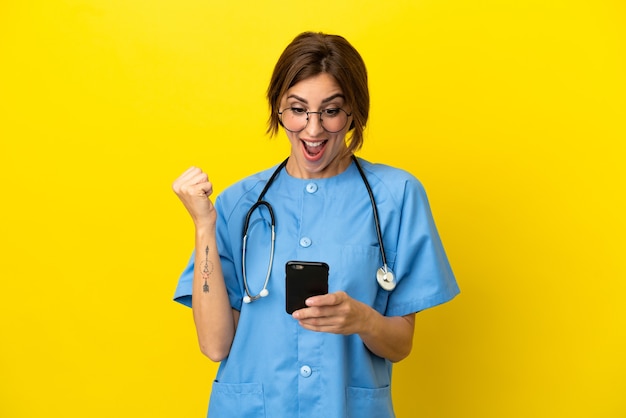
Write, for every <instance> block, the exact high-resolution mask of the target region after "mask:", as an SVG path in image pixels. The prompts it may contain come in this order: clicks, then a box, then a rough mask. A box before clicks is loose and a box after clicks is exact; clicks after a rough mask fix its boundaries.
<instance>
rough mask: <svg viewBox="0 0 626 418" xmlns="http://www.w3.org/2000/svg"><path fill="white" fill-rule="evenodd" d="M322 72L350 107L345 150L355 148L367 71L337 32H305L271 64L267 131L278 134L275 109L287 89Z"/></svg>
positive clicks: (363, 119) (364, 112) (365, 107)
mask: <svg viewBox="0 0 626 418" xmlns="http://www.w3.org/2000/svg"><path fill="white" fill-rule="evenodd" d="M322 73H327V74H329V75H331V76H333V77H334V78H335V80H337V83H338V84H339V86H340V87H341V90H342V91H343V94H344V96H345V98H346V104H347V105H348V106H350V108H351V109H352V124H351V125H350V130H351V131H352V133H351V136H350V139H349V142H348V151H349V152H354V151H357V150H358V149H359V148H361V146H362V145H363V130H364V129H365V125H366V123H367V118H368V115H369V107H370V97H369V89H368V86H367V70H366V68H365V63H364V62H363V59H362V58H361V55H360V54H359V53H358V51H357V50H356V49H355V48H354V47H353V46H352V45H351V44H350V43H349V42H348V41H347V40H346V39H345V38H343V37H341V36H338V35H329V34H325V33H321V32H320V33H316V32H304V33H301V34H300V35H298V36H296V37H295V38H294V40H293V41H291V43H290V44H289V45H288V46H287V48H285V50H284V51H283V53H282V55H281V56H280V58H279V59H278V62H277V63H276V66H275V67H274V73H273V74H272V78H271V81H270V85H269V87H268V89H267V100H268V102H269V106H270V117H269V120H268V128H267V132H268V133H269V134H270V135H276V133H278V129H279V126H280V120H279V117H278V111H279V107H280V102H281V99H282V97H283V96H284V95H285V93H286V92H287V90H289V89H290V88H291V87H292V86H294V85H295V84H297V83H299V82H300V81H302V80H305V79H307V78H309V77H313V76H316V75H319V74H322Z"/></svg>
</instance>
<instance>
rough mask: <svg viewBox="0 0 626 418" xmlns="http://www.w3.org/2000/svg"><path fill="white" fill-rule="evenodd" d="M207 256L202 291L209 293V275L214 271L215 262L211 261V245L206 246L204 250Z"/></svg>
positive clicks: (203, 268)
mask: <svg viewBox="0 0 626 418" xmlns="http://www.w3.org/2000/svg"><path fill="white" fill-rule="evenodd" d="M204 254H205V258H204V266H203V267H202V278H203V279H204V285H203V286H202V291H203V292H204V293H209V282H208V280H209V276H210V275H211V273H213V263H212V262H211V261H209V246H208V245H207V246H206V249H205V250H204Z"/></svg>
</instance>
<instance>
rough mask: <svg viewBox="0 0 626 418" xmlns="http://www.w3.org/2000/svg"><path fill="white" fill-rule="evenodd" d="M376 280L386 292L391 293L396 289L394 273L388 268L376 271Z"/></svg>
mask: <svg viewBox="0 0 626 418" xmlns="http://www.w3.org/2000/svg"><path fill="white" fill-rule="evenodd" d="M376 280H378V284H379V285H380V287H382V288H383V289H385V290H388V291H391V290H393V289H395V288H396V278H395V276H394V274H393V271H391V269H389V268H387V267H381V268H379V269H378V270H377V271H376Z"/></svg>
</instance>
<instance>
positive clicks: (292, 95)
mask: <svg viewBox="0 0 626 418" xmlns="http://www.w3.org/2000/svg"><path fill="white" fill-rule="evenodd" d="M337 97H341V98H342V99H344V100H345V99H346V97H345V96H344V95H343V94H341V93H337V94H333V95H332V96H330V97H327V98H325V99H324V100H322V104H325V103H328V102H332V101H333V100H335V99H336V98H337ZM287 98H288V99H296V100H298V101H300V102H302V103H305V104H309V101H308V100H306V99H305V98H304V97H300V96H298V95H295V94H290V95H289V96H287Z"/></svg>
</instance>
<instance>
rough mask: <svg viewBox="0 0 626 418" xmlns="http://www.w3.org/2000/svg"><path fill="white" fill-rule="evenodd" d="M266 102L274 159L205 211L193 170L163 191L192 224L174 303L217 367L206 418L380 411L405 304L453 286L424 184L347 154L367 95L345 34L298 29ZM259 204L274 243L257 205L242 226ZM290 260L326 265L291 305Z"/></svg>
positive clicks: (408, 341)
mask: <svg viewBox="0 0 626 418" xmlns="http://www.w3.org/2000/svg"><path fill="white" fill-rule="evenodd" d="M267 97H268V100H269V104H270V107H271V115H270V120H269V132H270V133H271V134H276V133H277V132H278V130H279V129H280V128H281V127H282V129H283V130H284V131H285V133H286V135H287V137H288V138H289V141H290V143H291V152H290V154H289V158H288V159H287V160H286V163H285V165H284V166H282V165H280V166H278V167H273V168H271V169H269V170H266V171H263V172H261V173H258V174H256V175H253V176H251V177H248V178H246V179H243V180H242V181H240V182H238V183H236V184H235V185H233V186H231V187H229V188H228V189H227V190H226V191H224V193H222V194H221V195H220V196H218V197H217V199H216V201H215V205H213V204H212V203H211V200H210V199H209V197H210V196H211V193H212V184H211V182H210V181H209V179H208V176H207V174H205V173H204V172H203V171H202V170H200V169H199V168H195V167H192V168H190V169H189V170H187V171H186V172H185V173H183V174H182V175H181V177H179V178H178V179H177V180H176V181H175V182H174V185H173V188H174V191H175V192H176V194H177V195H178V196H179V198H180V199H181V201H182V202H183V204H184V205H185V207H186V208H187V210H188V212H189V213H190V215H191V217H192V219H193V221H194V224H195V231H196V234H195V252H194V255H193V256H192V258H191V260H190V262H189V265H188V266H187V269H186V270H185V271H184V272H183V274H182V276H181V278H180V280H179V283H178V287H177V289H176V294H175V300H177V301H179V302H181V303H184V304H186V305H188V306H192V308H193V316H194V321H195V325H196V330H197V334H198V341H199V344H200V348H201V350H202V352H203V353H204V354H205V355H207V356H208V357H209V358H210V359H212V360H213V361H221V364H220V368H219V371H218V373H217V377H216V379H215V381H214V382H213V388H212V392H211V400H210V403H209V416H215V417H294V416H303V417H321V416H324V417H361V418H362V417H377V418H380V417H393V416H394V412H393V406H392V402H391V391H390V383H391V368H392V363H394V362H397V361H400V360H402V359H403V358H405V357H406V356H408V355H409V353H410V351H411V347H412V341H413V330H414V321H415V313H416V312H419V311H421V310H423V309H426V308H429V307H432V306H435V305H437V304H440V303H443V302H446V301H448V300H450V299H452V298H453V297H454V296H455V295H456V294H457V293H458V292H459V290H458V287H457V284H456V282H455V279H454V276H453V274H452V271H451V269H450V266H449V264H448V261H447V258H446V255H445V253H444V250H443V247H442V245H441V242H440V240H439V236H438V234H437V231H436V228H435V225H434V222H433V219H432V216H431V213H430V209H429V206H428V201H427V198H426V194H425V192H424V190H423V188H422V186H421V184H420V183H419V182H418V181H417V180H416V179H415V178H414V177H413V176H412V175H410V174H408V173H406V172H404V171H402V170H399V169H395V168H392V167H389V166H384V165H379V164H371V163H369V162H367V161H364V160H361V159H357V158H355V157H354V156H353V154H354V152H355V151H357V150H358V149H359V148H360V147H361V145H362V143H363V129H364V128H365V125H366V122H367V118H368V112H369V93H368V87H367V72H366V69H365V65H364V63H363V61H362V59H361V57H360V55H359V53H358V52H357V51H356V50H355V49H354V48H353V47H352V46H351V45H350V44H349V43H348V42H347V41H346V40H345V39H344V38H342V37H340V36H335V35H327V34H321V33H310V32H307V33H303V34H301V35H299V36H297V37H296V38H295V39H294V40H293V41H292V42H291V44H289V45H288V46H287V48H286V49H285V51H284V52H283V54H282V55H281V57H280V59H279V60H278V62H277V64H276V67H275V69H274V73H273V76H272V79H271V82H270V86H269V88H268V93H267ZM361 172H362V174H361ZM272 176H273V177H272ZM270 177H272V178H271V179H270ZM366 181H367V183H368V184H367V185H366ZM264 188H266V190H264ZM368 188H371V192H372V196H371V198H370V195H369V191H368ZM261 198H262V200H263V201H264V202H269V203H270V205H271V207H272V212H273V215H274V218H275V232H276V240H275V247H274V248H272V245H270V242H271V239H272V230H271V225H272V221H271V216H270V210H269V209H268V208H267V206H266V205H265V204H260V205H258V207H257V208H255V209H253V210H252V213H251V214H250V215H249V219H248V222H246V217H247V216H248V214H249V210H250V209H251V208H252V207H253V205H255V203H256V202H257V200H261ZM376 218H378V220H377V221H376ZM246 223H247V225H246ZM377 224H379V225H380V239H379V235H378V233H377V227H376V226H377ZM244 230H246V232H247V235H246V247H245V248H244V244H243V240H242V231H244ZM380 241H382V244H383V245H382V247H381V245H380ZM383 249H384V251H383ZM244 253H245V254H244ZM272 253H273V257H272ZM290 260H306V261H319V262H324V263H326V264H328V265H329V266H330V274H329V281H328V287H329V291H328V293H327V294H323V295H318V296H313V297H310V298H309V299H307V300H306V307H305V308H303V309H299V310H296V311H295V312H293V314H292V315H289V314H287V313H286V312H285V279H284V277H285V264H286V263H287V262H288V261H290ZM381 264H384V266H383V268H382V269H381V271H379V272H378V273H377V269H379V267H380V265H381ZM392 271H393V273H395V277H394V276H392V274H393V273H392ZM244 275H245V279H244ZM266 279H267V280H266ZM377 279H378V281H377ZM381 279H382V280H381ZM379 281H380V284H381V285H379V283H378V282H379ZM192 294H193V298H191V295H192ZM244 299H245V301H244ZM250 300H252V301H250ZM244 302H249V303H244Z"/></svg>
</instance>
